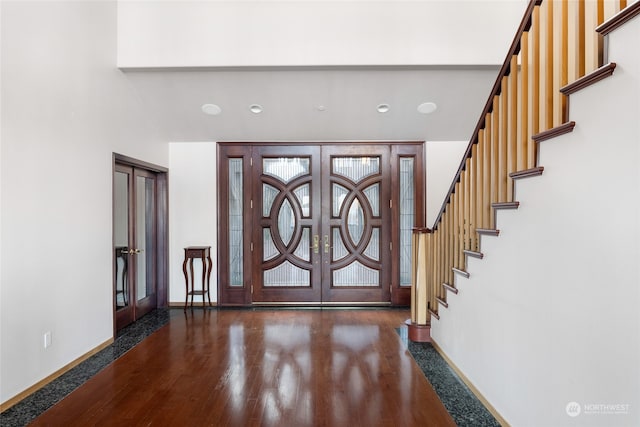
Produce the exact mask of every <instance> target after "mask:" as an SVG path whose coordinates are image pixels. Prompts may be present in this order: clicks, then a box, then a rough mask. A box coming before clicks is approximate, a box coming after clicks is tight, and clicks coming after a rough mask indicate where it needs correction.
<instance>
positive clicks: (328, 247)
mask: <svg viewBox="0 0 640 427" xmlns="http://www.w3.org/2000/svg"><path fill="white" fill-rule="evenodd" d="M330 248H331V246H329V235H328V234H325V235H324V253H325V254H328V253H329V249H330Z"/></svg>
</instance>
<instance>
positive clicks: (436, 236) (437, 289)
mask: <svg viewBox="0 0 640 427" xmlns="http://www.w3.org/2000/svg"><path fill="white" fill-rule="evenodd" d="M432 236H433V237H432V238H433V252H432V256H431V258H432V259H433V266H432V270H431V286H433V295H435V297H436V299H437V298H441V296H442V295H441V292H442V291H441V289H442V286H441V285H442V282H439V281H438V271H439V262H440V245H439V240H440V231H439V230H436V231H434V232H433V234H432ZM433 306H434V307H437V302H436V301H433Z"/></svg>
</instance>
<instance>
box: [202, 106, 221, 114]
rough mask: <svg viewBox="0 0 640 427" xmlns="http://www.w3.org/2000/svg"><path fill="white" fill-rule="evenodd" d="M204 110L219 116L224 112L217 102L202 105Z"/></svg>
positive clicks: (206, 112)
mask: <svg viewBox="0 0 640 427" xmlns="http://www.w3.org/2000/svg"><path fill="white" fill-rule="evenodd" d="M202 112H203V113H205V114H209V115H211V116H217V115H218V114H220V113H222V108H220V106H219V105H216V104H204V105H203V106H202Z"/></svg>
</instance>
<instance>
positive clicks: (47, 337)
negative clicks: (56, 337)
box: [43, 331, 51, 348]
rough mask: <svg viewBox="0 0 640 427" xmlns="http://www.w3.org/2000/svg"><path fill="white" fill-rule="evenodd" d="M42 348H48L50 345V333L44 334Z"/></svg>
mask: <svg viewBox="0 0 640 427" xmlns="http://www.w3.org/2000/svg"><path fill="white" fill-rule="evenodd" d="M43 344H44V348H48V347H49V346H50V345H51V331H48V332H45V333H44V342H43Z"/></svg>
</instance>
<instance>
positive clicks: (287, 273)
mask: <svg viewBox="0 0 640 427" xmlns="http://www.w3.org/2000/svg"><path fill="white" fill-rule="evenodd" d="M263 283H264V286H265V287H278V286H287V287H294V286H296V287H309V286H311V273H310V272H309V270H305V269H302V268H300V267H296V266H295V265H293V264H291V263H290V262H289V261H285V262H283V263H282V264H280V265H279V266H277V267H274V268H272V269H270V270H265V271H264V273H263Z"/></svg>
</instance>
